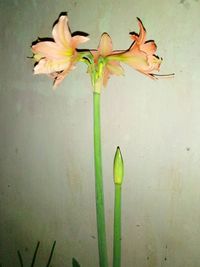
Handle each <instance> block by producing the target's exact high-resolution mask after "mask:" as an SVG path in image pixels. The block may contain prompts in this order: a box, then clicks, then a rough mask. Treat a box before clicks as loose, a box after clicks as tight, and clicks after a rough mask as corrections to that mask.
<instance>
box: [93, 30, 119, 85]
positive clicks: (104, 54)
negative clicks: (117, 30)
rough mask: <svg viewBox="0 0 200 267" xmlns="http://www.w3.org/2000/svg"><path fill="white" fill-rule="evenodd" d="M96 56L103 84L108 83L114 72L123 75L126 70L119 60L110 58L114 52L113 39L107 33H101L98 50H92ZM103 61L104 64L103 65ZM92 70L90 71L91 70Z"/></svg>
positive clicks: (95, 62)
mask: <svg viewBox="0 0 200 267" xmlns="http://www.w3.org/2000/svg"><path fill="white" fill-rule="evenodd" d="M90 52H91V54H92V55H93V58H94V64H95V66H96V68H97V69H96V71H97V72H98V71H99V76H100V77H98V78H100V79H101V78H102V83H103V86H104V87H105V86H106V85H107V82H108V79H109V78H110V76H111V75H112V74H114V75H123V73H124V70H123V68H122V67H121V65H120V63H119V62H118V61H115V60H114V61H113V60H111V59H110V58H109V56H110V55H112V54H113V53H114V51H113V45H112V40H111V38H110V36H109V35H108V34H107V33H103V34H102V35H101V39H100V42H99V45H98V48H97V50H90ZM101 63H102V65H101ZM89 72H90V71H89Z"/></svg>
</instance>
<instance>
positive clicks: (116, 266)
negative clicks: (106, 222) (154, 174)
mask: <svg viewBox="0 0 200 267" xmlns="http://www.w3.org/2000/svg"><path fill="white" fill-rule="evenodd" d="M120 265H121V184H115V208H114V236H113V267H120Z"/></svg>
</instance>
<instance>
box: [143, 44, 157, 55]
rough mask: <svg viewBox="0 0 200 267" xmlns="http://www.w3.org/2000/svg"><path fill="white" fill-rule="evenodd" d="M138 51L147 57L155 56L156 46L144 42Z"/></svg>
mask: <svg viewBox="0 0 200 267" xmlns="http://www.w3.org/2000/svg"><path fill="white" fill-rule="evenodd" d="M140 49H141V50H142V51H144V52H145V53H147V54H148V55H151V54H155V52H156V50H157V46H156V44H155V42H154V41H150V42H146V43H145V44H142V45H141V46H140Z"/></svg>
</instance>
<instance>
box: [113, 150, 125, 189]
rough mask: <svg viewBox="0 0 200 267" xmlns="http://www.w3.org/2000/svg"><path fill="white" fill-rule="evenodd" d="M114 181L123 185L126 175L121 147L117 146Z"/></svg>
mask: <svg viewBox="0 0 200 267" xmlns="http://www.w3.org/2000/svg"><path fill="white" fill-rule="evenodd" d="M113 176H114V183H115V184H118V185H121V184H122V181H123V176H124V163H123V158H122V154H121V151H120V148H119V147H117V150H116V153H115V158H114V165H113Z"/></svg>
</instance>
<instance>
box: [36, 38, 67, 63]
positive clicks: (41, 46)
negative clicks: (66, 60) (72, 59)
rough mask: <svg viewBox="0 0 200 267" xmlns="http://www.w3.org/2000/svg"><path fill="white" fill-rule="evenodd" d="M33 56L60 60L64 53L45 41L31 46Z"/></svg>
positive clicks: (56, 46)
mask: <svg viewBox="0 0 200 267" xmlns="http://www.w3.org/2000/svg"><path fill="white" fill-rule="evenodd" d="M32 51H33V53H34V54H39V55H40V56H42V57H47V58H48V59H61V58H63V57H64V56H65V53H66V51H65V50H64V49H62V48H60V47H59V46H58V45H57V44H56V43H54V42H50V41H45V42H39V43H37V44H35V45H33V46H32Z"/></svg>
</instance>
